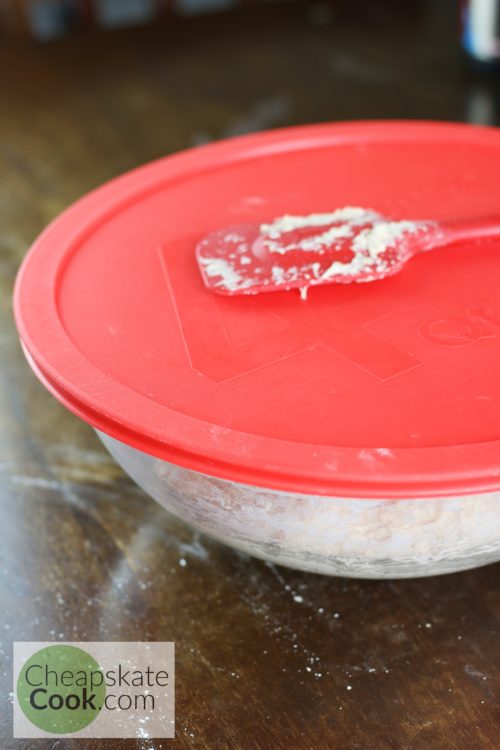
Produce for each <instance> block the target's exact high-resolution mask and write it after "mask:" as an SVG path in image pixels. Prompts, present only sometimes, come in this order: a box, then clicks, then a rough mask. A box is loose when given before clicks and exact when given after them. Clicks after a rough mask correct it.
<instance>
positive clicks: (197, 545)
mask: <svg viewBox="0 0 500 750" xmlns="http://www.w3.org/2000/svg"><path fill="white" fill-rule="evenodd" d="M351 5H352V6H353V7H352V8H351V10H347V9H346V7H345V6H342V5H339V4H336V5H333V6H329V5H324V4H312V5H303V4H298V5H297V4H289V5H277V6H264V7H262V8H259V9H257V10H251V9H250V10H248V11H247V10H244V11H241V12H237V13H235V14H234V15H231V14H228V15H224V16H220V17H217V18H210V19H206V18H199V19H192V20H186V21H179V22H175V23H173V24H171V25H168V26H164V27H161V26H160V27H156V28H151V29H140V30H133V31H126V32H116V33H110V34H108V35H103V36H97V35H96V36H95V37H92V36H80V37H75V38H73V39H72V40H70V41H66V40H65V41H63V42H60V43H57V44H54V45H51V46H30V45H29V44H23V45H20V44H18V45H16V44H14V43H8V44H7V43H4V44H3V45H2V46H0V91H1V92H2V94H1V98H2V101H1V108H0V285H1V286H0V289H1V296H0V316H1V321H0V347H1V354H0V514H1V519H0V597H1V598H0V603H1V607H0V667H1V668H0V687H1V691H2V695H1V697H0V698H1V699H0V707H1V709H0V747H1V748H2V750H13V749H14V748H23V750H24V749H26V748H31V747H33V748H37V750H49V749H50V750H68V749H70V748H80V747H83V746H84V743H82V742H81V741H76V740H68V739H60V740H48V741H45V740H37V741H29V740H13V739H12V719H11V695H9V694H10V691H11V690H12V684H11V683H12V677H11V648H12V641H13V640H39V641H40V640H41V641H43V640H56V641H57V640H149V639H150V640H172V641H175V642H176V644H177V675H176V676H177V738H176V740H158V741H154V740H148V741H146V740H123V741H111V740H95V741H93V742H91V743H86V745H87V746H89V747H91V748H95V749H96V750H97V748H106V750H118V748H125V749H127V750H129V749H132V748H138V749H140V750H149V749H150V748H170V747H172V748H173V747H175V748H177V749H178V750H185V749H186V748H201V749H202V750H203V749H204V748H210V749H211V750H225V749H226V748H228V749H229V748H230V749H231V750H254V749H255V750H257V749H262V750H289V749H290V748H293V749H294V750H312V749H314V750H323V749H324V750H358V749H359V750H392V749H394V750H419V749H420V748H422V749H423V748H425V750H444V749H445V748H446V750H453V749H457V750H476V749H478V748H481V749H482V750H487V749H488V750H489V749H491V750H498V748H499V747H500V708H499V701H500V644H499V635H500V565H493V566H490V567H486V568H483V569H479V570H476V571H472V572H467V573H464V574H460V575H452V576H447V577H441V578H434V579H427V580H425V579H424V580H414V581H396V582H376V581H366V582H363V581H356V580H347V579H346V580H343V579H328V578H325V577H321V576H316V575H308V574H302V573H299V572H295V571H291V570H286V569H279V568H277V567H274V566H271V565H266V564H265V563H263V562H260V561H257V560H253V559H249V558H247V557H245V556H243V555H241V554H238V553H236V552H234V551H232V550H230V549H226V548H225V547H223V546H221V545H220V544H217V543H215V542H213V541H211V540H210V539H208V538H205V537H203V536H200V535H198V534H197V533H196V532H194V531H192V530H191V529H189V528H187V527H186V526H185V525H184V524H182V523H181V522H178V521H176V520H175V519H172V518H170V517H169V516H168V515H167V513H166V512H165V511H163V510H162V509H161V508H160V507H159V506H158V505H157V504H156V503H155V502H154V501H153V500H151V499H149V498H148V497H147V496H146V495H145V494H144V493H143V492H142V491H140V490H139V489H138V488H137V487H136V486H135V485H134V484H133V483H132V482H131V481H130V480H129V479H128V478H127V477H126V476H124V474H123V473H122V472H121V470H120V469H119V468H118V467H117V466H116V465H115V464H114V462H113V461H112V460H111V458H110V457H109V456H108V455H107V454H106V452H105V451H104V449H103V447H102V446H101V445H100V443H99V442H98V440H97V438H96V436H95V435H94V433H93V431H92V430H91V429H90V428H89V427H87V426H86V425H85V424H83V423H82V422H80V421H79V420H78V419H77V418H76V417H73V416H72V415H71V414H69V413H68V412H67V411H65V409H63V407H61V406H60V405H59V404H58V403H56V401H55V400H54V399H53V398H52V397H51V396H49V395H48V393H46V392H45V390H44V389H43V388H42V386H41V385H39V384H38V382H37V381H36V379H35V377H34V376H33V375H32V373H31V371H30V370H29V368H28V366H27V365H26V363H25V361H24V359H23V357H22V354H21V351H20V348H19V345H18V342H17V337H16V334H15V330H14V327H13V322H12V315H11V292H12V284H13V280H14V275H15V272H16V269H17V267H18V265H19V262H20V261H21V258H22V257H23V255H24V253H25V252H26V249H27V248H28V246H29V244H30V243H31V241H32V240H33V239H34V237H35V236H36V235H37V233H38V232H39V231H40V230H41V229H42V228H43V227H44V225H45V224H47V222H48V221H49V220H50V219H52V218H53V217H54V216H56V215H57V213H58V212H59V211H61V209H63V208H64V207H65V206H66V205H67V204H69V203H70V202H71V201H73V200H74V199H76V198H78V197H79V196H80V195H82V194H83V193H85V192H86V191H87V190H89V189H90V188H93V187H94V186H97V185H98V184H99V183H101V182H103V181H104V180H107V179H109V178H110V177H113V176H114V175H116V174H118V173H120V172H122V171H124V170H126V169H129V168H131V167H134V166H136V165H138V164H140V163H142V162H144V161H147V160H149V159H152V158H155V157H159V156H161V155H164V154H166V153H170V152H173V151H176V150H178V149H182V148H185V147H188V146H192V145H194V144H197V143H201V142H203V141H207V140H211V139H216V138H221V137H224V136H228V135H235V134H238V133H243V132H247V131H251V130H258V129H262V128H267V127H275V126H281V125H285V124H296V123H305V122H312V121H315V120H338V119H350V118H351V119H352V118H354V119H355V118H363V117H378V118H384V117H387V118H393V117H416V118H435V119H458V120H460V119H469V120H470V121H474V122H496V121H497V119H498V96H497V95H496V94H495V84H494V82H492V83H488V82H481V81H479V80H475V79H474V78H473V77H470V76H468V75H467V74H465V73H464V71H463V70H462V68H461V66H460V61H459V59H458V55H457V51H456V45H455V28H456V24H455V18H454V5H455V4H454V3H453V2H451V1H450V2H447V0H440V2H439V3H434V2H427V3H424V2H421V3H420V2H414V3H411V4H410V3H397V2H392V3H389V2H385V3H382V2H377V3H370V2H366V3H364V4H363V3H359V2H357V3H352V4H351ZM402 6H406V7H402ZM497 86H498V84H497ZM181 559H185V560H186V563H187V564H186V565H185V566H184V565H181V564H180V560H181ZM294 594H295V595H297V594H298V595H299V596H300V597H302V601H295V600H294V598H293V595H294ZM348 686H350V688H351V689H349V688H348Z"/></svg>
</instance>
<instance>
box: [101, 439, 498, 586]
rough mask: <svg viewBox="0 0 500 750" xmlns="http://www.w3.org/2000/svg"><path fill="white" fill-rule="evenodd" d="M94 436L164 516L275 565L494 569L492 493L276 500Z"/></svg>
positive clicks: (354, 572) (343, 571) (380, 570)
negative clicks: (166, 513)
mask: <svg viewBox="0 0 500 750" xmlns="http://www.w3.org/2000/svg"><path fill="white" fill-rule="evenodd" d="M97 434H98V435H99V437H100V438H101V440H102V442H103V443H104V445H105V446H106V448H107V449H108V450H109V452H110V453H111V455H112V456H113V457H114V458H115V460H116V461H117V462H118V463H119V464H120V465H121V466H122V468H123V469H124V470H125V471H126V472H127V473H128V474H129V475H130V476H131V477H132V479H134V480H135V481H136V482H137V484H139V485H140V486H141V487H142V488H143V489H144V490H146V492H147V493H149V494H150V495H151V496H152V497H154V498H155V500H157V501H158V502H159V503H160V504H161V505H162V506H163V507H164V508H166V509H167V510H168V511H170V512H171V513H173V514H174V515H175V516H177V517H179V518H181V519H183V520H184V521H186V522H187V523H189V524H191V525H192V526H194V527H195V528H197V529H199V530H201V531H203V532H205V533H206V534H209V535H210V536H212V537H214V538H215V539H218V540H219V541H221V542H224V543H225V544H228V545H230V546H231V547H235V548H236V549H239V550H242V551H244V552H247V553H248V554H250V555H254V556H255V557H260V558H262V559H264V560H270V561H272V562H274V563H277V564H279V565H287V566H289V567H292V568H298V569H301V570H308V571H312V572H314V573H326V574H328V575H337V576H350V577H356V578H409V577H417V576H430V575H435V574H438V573H452V572H454V571H458V570H465V569H467V568H473V567H477V566H480V565H485V564H487V563H491V562H495V561H496V560H500V506H499V502H500V497H499V494H498V493H485V494H476V495H465V496H461V497H431V498H427V497H426V498H406V499H404V498H403V499H397V500H392V499H366V498H363V499H358V498H346V497H324V496H319V495H304V494H298V493H292V492H280V491H276V490H270V489H263V488H261V487H252V486H250V485H247V484H240V483H238V482H232V481H227V480H224V479H217V478H215V477H210V476H207V475H206V474H201V473H199V472H196V471H192V470H190V469H184V468H182V467H180V466H175V465H174V464H171V463H168V462H167V461H162V460H161V459H158V458H155V457H153V456H150V455H149V454H147V453H144V452H142V451H140V450H137V449H135V448H131V447H130V446H129V445H126V444H125V443H122V442H120V441H119V440H116V439H114V438H112V437H110V436H109V435H106V434H104V433H103V432H99V431H97Z"/></svg>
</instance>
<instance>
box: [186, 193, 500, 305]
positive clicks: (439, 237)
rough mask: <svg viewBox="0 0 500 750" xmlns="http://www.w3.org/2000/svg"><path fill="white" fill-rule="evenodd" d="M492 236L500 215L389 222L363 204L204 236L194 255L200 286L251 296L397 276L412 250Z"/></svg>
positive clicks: (499, 228) (303, 292) (496, 231)
mask: <svg viewBox="0 0 500 750" xmlns="http://www.w3.org/2000/svg"><path fill="white" fill-rule="evenodd" d="M498 234H500V218H499V217H495V218H483V219H466V220H460V221H448V222H446V221H444V222H437V221H408V220H404V221H401V220H397V221H396V220H393V219H390V218H388V217H386V216H382V215H381V214H379V213H377V212H376V211H373V210H371V209H367V208H357V207H352V206H346V207H344V208H339V209H336V210H335V211H332V212H330V213H318V214H310V215H309V216H290V215H285V216H281V217H278V218H276V219H273V220H272V221H271V222H269V223H265V224H243V225H238V226H231V227H226V228H224V229H220V230H217V231H215V232H212V233H211V234H209V235H207V236H206V237H204V238H203V239H202V240H201V242H199V244H198V246H197V248H196V257H197V260H198V265H199V268H200V271H201V275H202V277H203V281H204V282H205V285H206V286H207V287H208V289H210V290H211V291H213V292H216V293H217V294H225V295H235V294H258V293H260V292H274V291H282V290H287V289H300V291H301V295H302V296H303V297H304V298H305V296H306V293H307V289H308V288H309V287H311V286H318V285H320V284H350V283H353V282H366V281H375V280H377V279H383V278H385V277H386V276H391V275H393V274H395V273H398V272H399V271H400V270H401V269H402V268H403V266H404V264H405V263H406V262H407V261H408V260H409V259H410V258H411V257H412V256H413V255H415V254H417V253H419V252H423V251H426V250H432V249H434V248H437V247H443V246H445V245H450V244H452V243H455V242H459V241H464V240H468V241H473V240H475V239H478V238H480V237H485V236H493V235H498Z"/></svg>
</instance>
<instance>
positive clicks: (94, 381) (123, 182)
mask: <svg viewBox="0 0 500 750" xmlns="http://www.w3.org/2000/svg"><path fill="white" fill-rule="evenodd" d="M499 174H500V133H499V132H498V131H496V130H493V129H486V128H476V127H470V126H465V125H452V124H436V123H411V122H407V123H397V122H392V123H348V124H336V125H320V126H314V127H305V128H295V129H290V130H283V131H275V132H271V133H262V134H259V135H253V136H249V137H244V138H238V139H235V140H230V141H225V142H221V143H217V144H215V145H210V146H206V147H203V148H198V149H193V150H191V151H188V152H186V153H182V154H180V155H177V156H173V157H169V158H166V159H163V160H161V161H158V162H156V163H153V164H151V165H148V166H146V167H144V168H142V169H139V170H137V171H134V172H132V173H130V174H128V175H125V176H124V177H121V178H119V179H118V180H115V181H113V182H111V183H109V184H107V185H105V186H104V187H103V188H101V189H99V190H97V191H95V192H93V193H91V194H90V195H89V196H87V197H85V198H84V199H83V200H81V201H79V202H78V203H77V204H75V205H74V206H73V207H71V208H70V209H69V210H68V211H66V212H65V213H64V214H63V215H62V216H61V217H60V218H59V219H57V220H56V221H55V222H54V223H53V224H52V225H51V226H50V227H49V228H48V229H47V230H46V231H45V233H44V234H43V235H42V236H41V237H40V238H39V239H38V241H37V242H36V243H35V245H34V247H33V248H32V250H31V252H30V253H29V255H28V257H27V259H26V261H25V262H24V265H23V267H22V269H21V272H20V274H19V278H18V283H17V288H16V297H15V311H16V318H17V324H18V328H19V333H20V336H21V339H22V342H23V344H24V347H25V349H26V351H27V353H28V356H29V359H30V361H31V363H32V365H33V368H34V369H35V371H36V372H37V374H38V376H39V377H40V379H41V380H42V381H43V382H44V383H45V385H46V386H47V388H49V390H50V391H51V392H52V393H53V394H54V395H55V396H56V397H57V398H58V399H59V400H60V401H62V402H63V403H64V404H65V405H66V406H67V407H68V408H69V409H70V410H71V411H73V412H74V413H76V414H78V415H79V416H80V417H82V418H83V419H84V420H86V421H87V422H89V423H90V424H92V425H94V426H95V427H97V428H99V429H100V430H102V431H104V432H106V433H108V434H109V435H111V436H113V437H114V438H117V439H118V440H121V441H123V442H124V443H128V444H129V445H132V446H134V447H136V448H139V449H140V450H142V451H146V452H147V453H149V454H152V455H155V456H158V457H160V458H163V459H165V460H167V461H171V462H173V463H176V464H179V465H182V466H185V467H188V468H190V469H195V470H197V471H201V472H205V473H206V474H209V475H213V476H217V477H222V478H225V479H230V480H236V481H240V482H244V483H248V484H254V485H258V486H265V487H270V488H275V489H283V490H292V491H297V492H310V493H314V494H323V495H342V496H350V497H419V496H426V495H447V494H455V493H459V494H465V493H470V492H475V491H485V490H492V489H498V488H500V377H499V369H500V368H499V365H500V294H499V279H500V240H498V239H496V240H483V241H481V242H475V243H472V244H464V245H460V246H455V247H453V248H448V249H443V250H437V251H433V252H431V253H427V254H422V255H419V256H417V257H416V258H414V259H413V260H412V261H411V262H410V263H409V264H408V265H407V267H406V268H405V269H404V271H403V272H402V273H400V274H399V275H398V276H395V277H393V278H389V279H386V280H384V281H379V282H375V283H372V284H364V285H349V286H325V287H319V288H316V289H311V290H310V293H309V298H308V301H307V302H301V300H300V299H299V295H298V293H297V292H278V293H275V294H266V295H257V296H255V297H230V298H225V297H220V296H216V295H214V294H212V293H211V292H209V291H208V290H207V289H206V288H205V287H204V285H203V281H202V279H201V277H200V274H199V271H198V268H197V264H196V260H195V255H194V250H195V246H196V243H197V242H198V241H199V239H200V238H201V237H202V236H203V235H204V234H206V233H207V232H210V231H213V230H215V229H217V228H218V227H221V226H227V225H230V224H237V223H245V222H255V221H267V220H269V219H271V218H273V217H275V216H279V215H282V214H285V213H291V214H308V213H312V212H327V211H331V210H333V209H334V208H336V207H339V206H344V205H353V206H366V207H369V208H373V209H376V210H379V211H381V212H382V213H383V214H387V215H389V216H392V217H394V218H409V219H439V218H442V219H451V218H459V217H464V216H480V215H482V214H484V215H489V214H492V213H494V212H495V211H498V212H499V216H500V201H499V197H498V195H499V193H498V190H499V188H498V175H499Z"/></svg>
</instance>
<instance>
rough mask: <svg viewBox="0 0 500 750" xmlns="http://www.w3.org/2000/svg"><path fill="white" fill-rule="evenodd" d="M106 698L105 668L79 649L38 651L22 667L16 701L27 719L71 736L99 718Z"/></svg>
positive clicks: (50, 648) (40, 726)
mask: <svg viewBox="0 0 500 750" xmlns="http://www.w3.org/2000/svg"><path fill="white" fill-rule="evenodd" d="M105 698H106V685H105V682H104V674H103V671H102V668H101V667H100V666H99V664H98V663H97V662H96V660H95V659H94V658H93V657H92V656H90V654H88V653H86V652H85V651H83V650H82V649H81V648H77V647H76V646H65V645H59V644H57V645H54V646H47V647H46V648H43V649H41V651H37V652H36V654H33V656H31V657H30V658H29V659H28V661H27V662H26V663H25V664H24V665H23V667H22V669H21V672H20V674H19V678H18V680H17V699H18V701H19V706H20V708H21V710H22V711H23V713H24V714H25V716H27V718H28V719H29V720H30V721H31V722H32V724H34V725H35V726H36V727H38V728H39V729H42V730H43V731H45V732H49V733H50V734H70V733H72V732H78V731H80V729H84V728H85V727H86V726H88V725H89V724H91V723H92V722H93V721H94V719H96V718H97V717H98V716H99V712H100V711H101V708H102V707H103V705H104V700H105Z"/></svg>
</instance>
